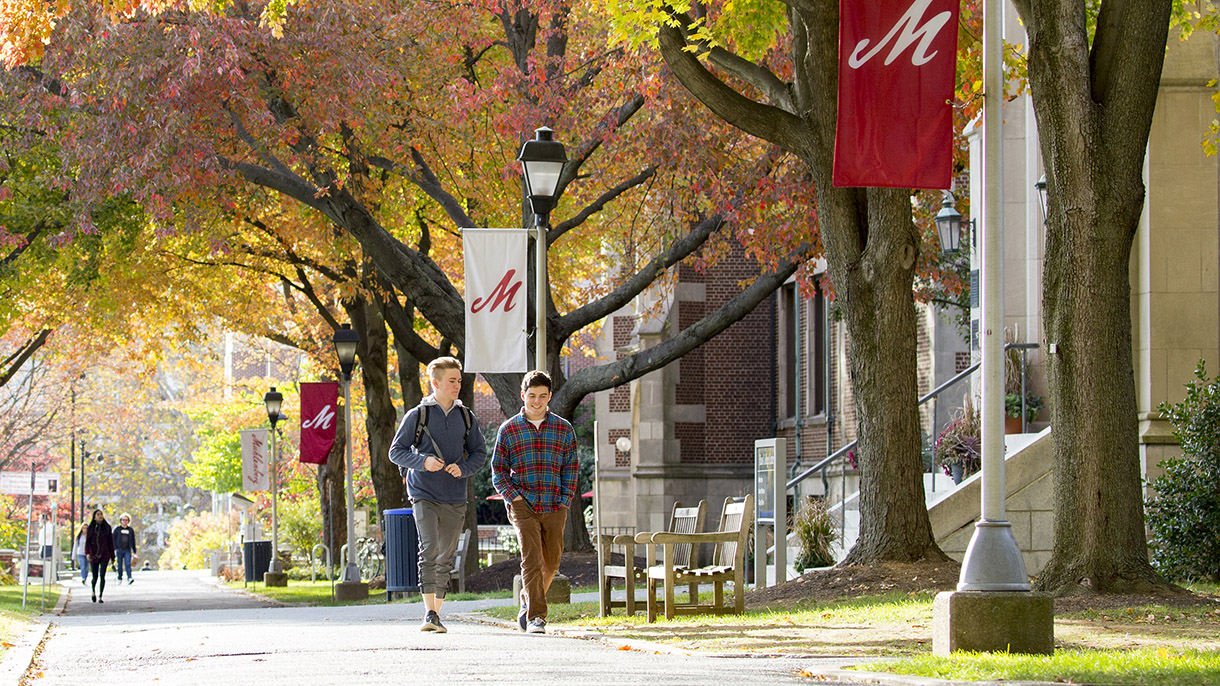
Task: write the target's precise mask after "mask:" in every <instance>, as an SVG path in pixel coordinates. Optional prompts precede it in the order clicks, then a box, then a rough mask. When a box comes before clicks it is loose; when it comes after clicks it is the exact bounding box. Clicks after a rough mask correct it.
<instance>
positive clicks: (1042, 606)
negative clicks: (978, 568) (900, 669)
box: [932, 591, 1055, 655]
mask: <svg viewBox="0 0 1220 686" xmlns="http://www.w3.org/2000/svg"><path fill="white" fill-rule="evenodd" d="M1054 619H1055V615H1054V600H1053V599H1052V598H1051V597H1050V596H1049V595H1046V594H1045V593H1030V592H1005V591H947V592H944V593H938V594H936V600H934V601H933V603H932V654H933V655H948V654H949V653H951V652H953V651H955V650H971V651H978V652H1011V653H1023V654H1036V655H1050V654H1051V653H1053V652H1054V651H1055V624H1054Z"/></svg>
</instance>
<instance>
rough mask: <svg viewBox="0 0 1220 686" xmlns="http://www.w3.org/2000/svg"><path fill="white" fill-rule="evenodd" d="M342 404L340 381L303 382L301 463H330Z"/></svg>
mask: <svg viewBox="0 0 1220 686" xmlns="http://www.w3.org/2000/svg"><path fill="white" fill-rule="evenodd" d="M338 407H339V384H338V382H335V381H315V382H308V383H302V384H301V462H304V463H306V464H326V456H327V455H329V454H330V447H331V446H332V445H334V443H335V432H336V431H337V430H338V427H339V421H338V419H337V416H336V413H337V411H338Z"/></svg>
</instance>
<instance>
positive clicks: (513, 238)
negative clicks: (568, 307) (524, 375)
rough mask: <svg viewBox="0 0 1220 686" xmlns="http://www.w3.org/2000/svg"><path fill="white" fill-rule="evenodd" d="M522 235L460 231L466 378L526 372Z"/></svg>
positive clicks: (501, 231) (516, 231)
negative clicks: (464, 291)
mask: <svg viewBox="0 0 1220 686" xmlns="http://www.w3.org/2000/svg"><path fill="white" fill-rule="evenodd" d="M527 233H528V232H526V231H525V230H524V229H462V247H463V250H464V255H465V262H466V363H465V365H464V371H466V372H524V371H529V367H528V366H527V365H526V357H525V352H526V340H525V328H526V322H525V310H526V303H525V298H526V295H525V293H526V289H525V288H524V286H525V265H526V235H527Z"/></svg>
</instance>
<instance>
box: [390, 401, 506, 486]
mask: <svg viewBox="0 0 1220 686" xmlns="http://www.w3.org/2000/svg"><path fill="white" fill-rule="evenodd" d="M420 404H421V405H429V406H430V407H429V408H428V432H427V433H422V434H420V436H419V445H411V442H412V441H413V440H415V426H416V423H417V422H418V421H419V408H418V407H415V408H412V409H411V411H410V412H408V413H407V414H406V416H405V417H403V418H402V423H401V424H399V425H398V432H397V433H395V434H394V442H393V443H391V444H390V461H391V462H393V463H394V464H396V465H399V466H402V467H406V468H407V469H409V470H410V471H408V472H407V495H409V496H411V500H432V501H434V502H438V503H464V502H466V479H468V478H470V477H471V476H472V475H473V474H474V473H475V472H477V471H479V470H480V469H482V468H483V465H484V464H486V463H487V445H486V444H485V443H484V441H483V434H482V433H480V432H479V421H478V419H477V418H475V417H474V416H473V413H472V415H471V425H470V435H469V437H468V438H466V441H465V446H463V445H462V438H463V437H464V436H466V420H465V419H464V418H463V417H462V410H460V409H458V407H459V406H460V405H461V404H462V401H460V400H455V401H454V402H453V407H450V408H449V412H448V413H446V412H445V411H444V410H442V409H441V406H440V405H439V404H438V403H437V402H436V396H433V395H430V396H428V397H426V398H424V399H423V402H421V403H420ZM429 433H430V434H432V438H429V437H428V434H429ZM433 438H435V439H436V441H437V442H438V443H440V452H441V453H442V454H443V455H444V460H445V464H446V465H449V464H454V463H457V465H458V467H459V468H460V469H461V470H462V476H461V478H455V477H453V476H450V475H449V473H448V472H445V471H444V470H440V471H435V472H429V471H428V470H426V469H424V461H425V459H426V458H427V457H428V456H429V455H434V456H437V457H439V455H437V451H436V448H435V447H434V446H433V444H432V439H433ZM463 447H464V448H465V449H464V450H463ZM463 453H465V454H466V457H465V459H463V458H462V454H463Z"/></svg>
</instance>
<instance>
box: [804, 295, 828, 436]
mask: <svg viewBox="0 0 1220 686" xmlns="http://www.w3.org/2000/svg"><path fill="white" fill-rule="evenodd" d="M805 311H806V312H807V313H808V316H807V317H806V318H805V321H806V326H805V331H807V332H808V334H809V345H808V348H807V349H808V350H809V355H808V360H809V383H808V385H807V388H808V389H809V409H810V411H811V413H812V414H815V415H818V414H825V413H826V332H827V327H826V298H825V297H823V295H822V288H821V286H820V285H817V284H816V282H815V286H814V293H813V296H812V297H810V298H809V300H808V307H807V308H806V310H805Z"/></svg>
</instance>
